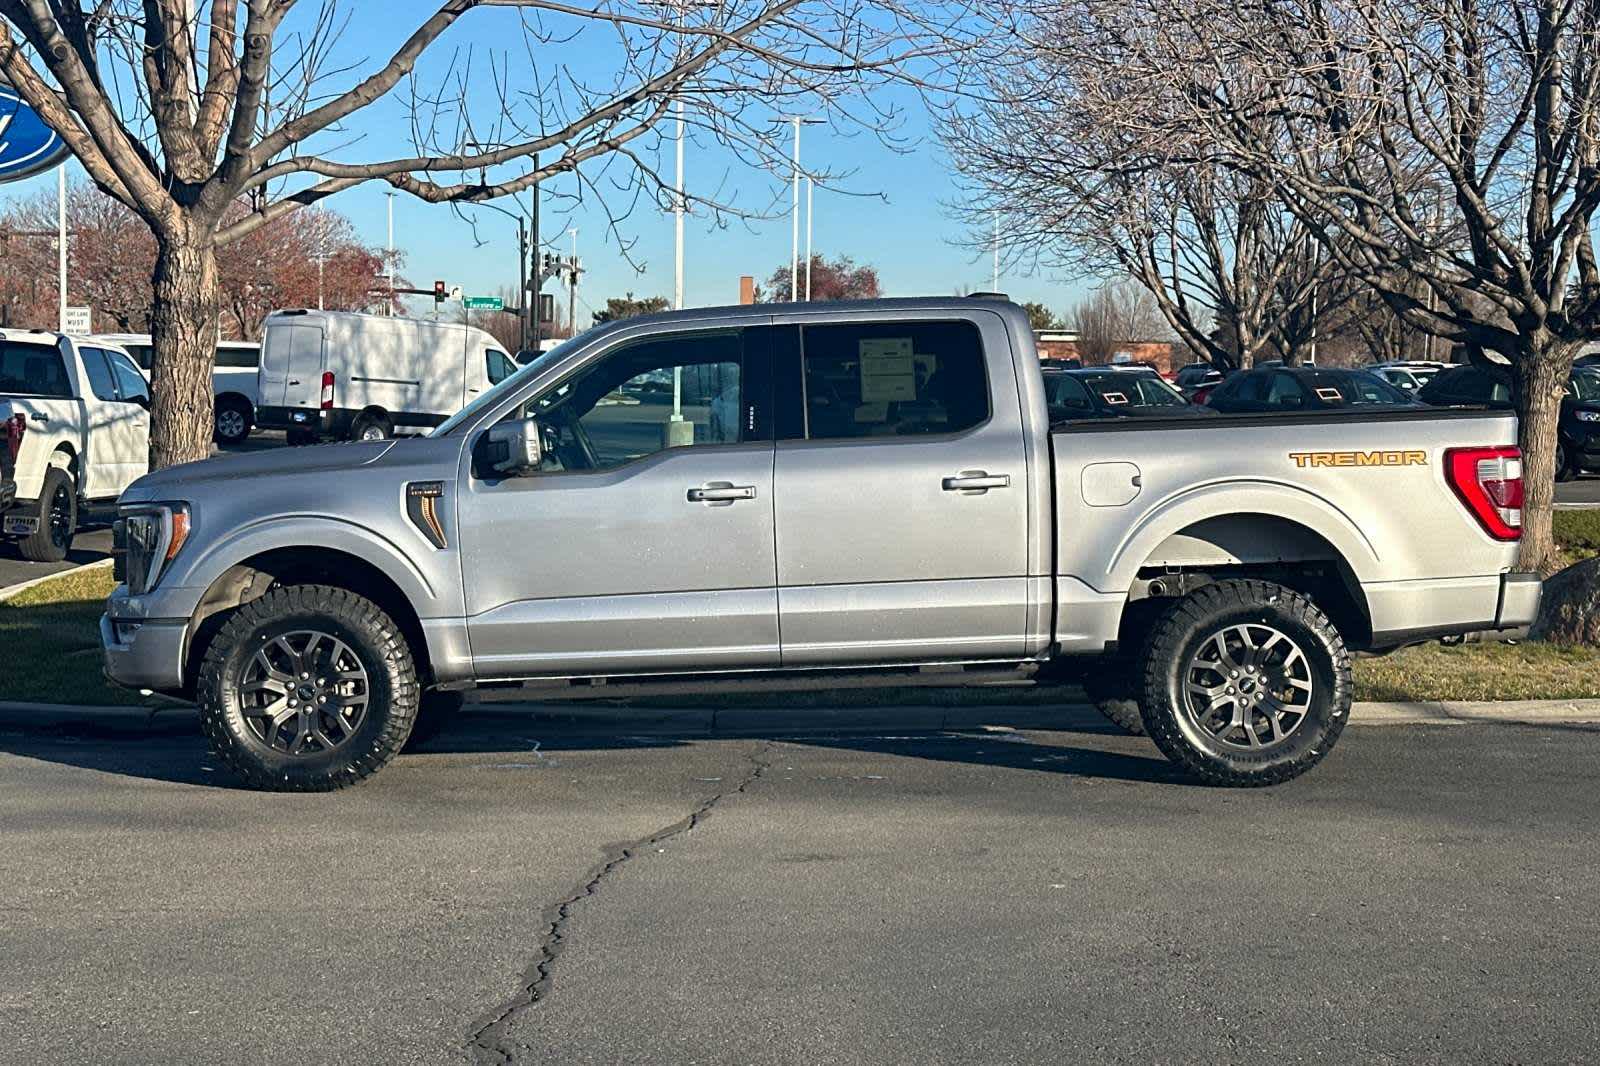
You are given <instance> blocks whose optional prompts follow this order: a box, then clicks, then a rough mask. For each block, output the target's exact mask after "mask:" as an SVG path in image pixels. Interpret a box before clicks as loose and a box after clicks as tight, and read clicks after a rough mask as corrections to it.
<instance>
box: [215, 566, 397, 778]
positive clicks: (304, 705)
mask: <svg viewBox="0 0 1600 1066" xmlns="http://www.w3.org/2000/svg"><path fill="white" fill-rule="evenodd" d="M419 696H420V688H419V686H418V684H417V668H416V664H415V662H414V660H413V659H412V657H411V649H410V648H409V647H408V646H407V644H406V639H405V636H404V635H403V634H402V633H401V631H400V627H399V626H397V625H396V624H395V622H394V620H393V619H392V618H390V617H389V616H388V615H387V614H386V613H384V611H383V609H382V608H380V607H379V606H378V605H377V604H375V603H373V602H372V601H371V600H368V599H366V598H364V597H362V596H357V595H356V594H355V593H353V592H349V591H346V590H345V589H340V588H332V587H329V586H326V585H288V586H282V587H279V588H275V589H272V590H271V591H269V592H268V593H267V594H266V595H265V596H262V597H261V598H260V599H256V600H252V601H251V602H249V603H247V604H245V605H244V606H243V607H241V608H239V610H237V611H236V612H234V614H233V616H232V617H230V618H229V619H228V621H227V622H226V623H224V625H223V626H222V628H221V629H220V630H219V631H218V632H217V635H216V637H215V638H214V639H213V640H212V641H211V644H210V646H209V647H208V648H207V649H206V654H205V659H204V661H203V662H202V664H201V667H200V678H199V683H198V685H197V686H196V691H195V702H196V703H197V704H198V705H199V709H200V726H201V728H202V729H203V730H204V732H205V734H206V738H207V739H208V740H209V741H210V743H211V750H212V751H213V752H214V753H215V754H216V756H217V758H218V759H220V760H222V761H223V762H224V763H226V764H227V765H228V766H229V767H230V768H232V769H233V771H234V772H235V773H237V774H238V775H239V776H240V777H241V778H243V779H244V782H245V784H247V785H249V786H250V787H251V788H259V789H268V790H271V791H274V792H327V791H331V790H333V789H338V788H344V787H345V786H347V785H353V784H355V783H356V782H358V781H361V780H362V779H364V778H366V777H369V776H370V775H372V774H374V773H376V772H377V771H378V770H380V769H382V767H383V766H384V765H385V764H386V763H388V762H389V760H390V759H393V758H394V756H395V755H396V754H397V753H398V752H399V751H400V749H401V748H402V747H403V746H404V745H405V742H406V737H407V736H408V735H409V734H410V732H411V726H412V723H413V722H414V721H415V720H416V715H417V701H418V698H419Z"/></svg>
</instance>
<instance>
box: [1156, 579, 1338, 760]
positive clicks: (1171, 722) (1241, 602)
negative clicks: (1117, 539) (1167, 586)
mask: <svg viewBox="0 0 1600 1066" xmlns="http://www.w3.org/2000/svg"><path fill="white" fill-rule="evenodd" d="M1245 624H1251V625H1260V626H1270V627H1272V628H1273V629H1276V630H1278V631H1279V632H1281V633H1282V634H1283V635H1285V636H1287V637H1288V638H1289V639H1290V640H1291V641H1293V642H1294V643H1295V644H1297V645H1298V646H1299V649H1300V650H1301V652H1302V653H1303V655H1304V657H1305V661H1306V665H1307V667H1308V668H1309V677H1310V680H1311V682H1312V685H1313V688H1312V693H1311V696H1310V697H1309V703H1308V707H1307V710H1306V712H1305V716H1304V719H1303V720H1302V721H1301V722H1300V724H1299V725H1298V726H1296V727H1295V728H1294V729H1293V730H1292V731H1289V732H1288V735H1287V736H1285V737H1283V738H1282V739H1281V740H1278V741H1277V742H1276V743H1273V744H1270V745H1268V746H1265V747H1263V748H1252V749H1246V748H1243V747H1237V748H1235V747H1230V746H1228V745H1225V744H1223V743H1221V742H1220V741H1217V740H1216V739H1215V738H1209V739H1208V737H1207V736H1204V735H1202V734H1204V732H1205V731H1204V730H1203V729H1201V728H1200V726H1199V725H1197V724H1196V723H1195V722H1194V721H1193V720H1192V719H1191V718H1190V716H1189V714H1188V713H1187V711H1186V710H1185V704H1184V702H1183V700H1184V693H1183V687H1184V675H1185V671H1186V669H1187V668H1188V665H1189V663H1190V661H1191V658H1192V657H1193V656H1195V655H1196V653H1197V652H1198V651H1199V650H1200V648H1201V647H1202V646H1203V645H1205V644H1206V643H1207V642H1208V641H1210V640H1211V639H1212V637H1213V636H1214V635H1215V634H1217V633H1219V632H1221V631H1222V630H1224V629H1227V628H1229V627H1233V626H1239V625H1245ZM1142 672H1143V677H1144V698H1143V699H1142V700H1141V701H1140V710H1141V711H1142V712H1143V717H1144V725H1145V730H1146V731H1147V732H1148V733H1149V735H1150V739H1151V740H1153V741H1155V743H1156V746H1157V747H1159V748H1160V749H1161V751H1162V753H1163V754H1165V755H1166V756H1167V758H1169V759H1171V760H1172V761H1173V762H1174V763H1177V764H1178V765H1179V766H1181V767H1183V768H1184V769H1185V770H1187V771H1189V772H1190V773H1192V774H1194V775H1195V776H1196V777H1199V778H1200V779H1201V780H1202V781H1205V782H1206V783H1208V784H1213V785H1224V786H1229V787H1244V788H1249V787H1256V786H1260V785H1275V784H1279V783H1281V782H1284V781H1289V780H1291V779H1293V778H1296V777H1298V776H1300V775H1301V774H1303V773H1305V772H1306V771H1307V770H1309V769H1311V768H1312V767H1313V766H1315V765H1316V764H1317V763H1319V762H1321V761H1322V759H1323V757H1324V756H1326V755H1327V754H1328V752H1329V751H1330V750H1331V749H1332V748H1333V746H1334V744H1335V743H1337V742H1338V739H1339V734H1340V733H1342V732H1343V731H1344V726H1345V722H1346V721H1347V720H1348V719H1349V716H1350V700H1351V692H1352V687H1353V686H1352V683H1351V678H1350V653H1349V651H1348V650H1347V649H1346V648H1345V644H1344V639H1343V638H1342V637H1341V636H1340V635H1339V631H1338V630H1337V629H1336V628H1334V625H1333V623H1332V622H1330V621H1329V620H1328V616H1327V615H1325V614H1324V613H1323V612H1322V611H1321V610H1320V609H1319V608H1318V607H1317V605H1316V604H1315V603H1313V602H1312V601H1311V600H1310V599H1308V598H1307V597H1306V596H1304V595H1302V594H1300V593H1298V592H1295V591H1294V590H1292V589H1289V588H1285V587H1284V586H1282V585H1277V584H1274V583H1272V582H1269V581H1256V580H1229V581H1219V582H1216V583H1215V584H1211V585H1206V586H1203V587H1202V588H1199V589H1197V590H1195V591H1194V592H1192V593H1190V594H1189V595H1188V596H1186V597H1184V598H1183V599H1182V600H1180V601H1179V602H1178V603H1177V604H1176V605H1175V606H1174V607H1173V608H1172V609H1171V610H1169V611H1168V612H1167V613H1166V614H1164V615H1163V616H1162V617H1161V619H1160V620H1159V621H1158V622H1157V623H1156V625H1155V627H1154V629H1153V630H1152V631H1151V634H1150V640H1149V643H1148V644H1147V645H1146V646H1145V651H1144V664H1143V671H1142Z"/></svg>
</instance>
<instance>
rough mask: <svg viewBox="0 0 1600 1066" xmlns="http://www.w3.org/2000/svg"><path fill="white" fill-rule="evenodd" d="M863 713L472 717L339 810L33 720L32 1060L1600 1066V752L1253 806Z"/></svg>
mask: <svg viewBox="0 0 1600 1066" xmlns="http://www.w3.org/2000/svg"><path fill="white" fill-rule="evenodd" d="M864 713H868V714H882V715H884V717H883V718H882V719H881V720H877V721H873V720H867V721H864V722H861V723H860V725H861V726H862V727H863V728H862V729H861V730H860V731H855V732H844V731H839V730H828V731H825V732H813V733H805V734H799V735H794V734H791V735H783V734H782V733H773V732H770V731H762V730H759V729H745V730H738V729H735V730H731V731H725V732H723V733H721V734H719V735H716V736H711V737H706V736H688V735H676V734H673V733H672V732H670V731H667V732H662V731H660V729H659V728H657V727H656V726H653V725H652V724H651V723H650V722H647V721H635V720H632V719H625V720H622V721H619V722H617V723H616V724H615V725H614V727H613V728H605V729H597V728H596V726H595V723H594V722H593V721H592V720H590V721H589V722H588V723H586V724H583V725H581V726H573V725H570V724H563V723H562V721H561V720H560V719H559V718H548V719H546V718H539V717H532V716H526V715H509V716H508V715H505V714H500V715H486V714H475V715H470V716H468V718H467V719H465V720H464V721H463V723H462V724H461V725H460V726H459V727H458V728H457V729H455V730H453V731H451V732H447V733H446V734H445V735H443V736H441V737H440V738H438V739H437V740H435V741H434V742H433V743H432V745H431V746H429V747H428V748H425V749H424V750H422V751H421V752H419V753H417V754H413V755H408V756H404V757H402V758H401V759H400V760H399V761H398V762H397V763H396V764H395V765H394V766H392V767H390V768H389V769H387V770H386V771H385V772H384V773H383V774H382V775H380V776H379V777H378V778H376V779H374V780H373V781H371V782H369V783H368V784H367V785H366V786H363V787H361V788H357V789H354V790H351V791H349V792H346V793H342V794H337V795H332V796H286V795H264V794H256V793H248V792H243V791H239V790H237V789H235V788H233V787H232V786H231V784H230V782H229V781H228V779H227V778H226V776H225V775H224V773H223V772H222V771H221V770H220V769H218V768H216V767H214V766H212V765H211V764H210V762H209V760H208V758H207V756H206V754H205V749H204V747H203V745H202V743H201V742H200V740H199V738H198V737H197V736H195V735H193V733H192V732H191V729H192V725H191V723H190V721H189V720H188V719H187V718H186V716H185V715H184V713H183V712H177V713H176V715H175V716H174V717H172V718H170V719H166V718H164V717H162V716H158V717H157V718H156V719H155V721H154V723H153V724H152V725H150V726H148V727H147V726H146V725H145V724H144V723H143V722H142V721H140V720H138V719H128V718H122V719H115V720H107V721H104V722H100V723H95V722H90V723H87V724H85V725H82V726H80V727H78V728H76V729H63V728H61V727H58V726H49V727H30V726H29V725H28V724H27V723H26V722H25V721H18V720H16V719H11V720H9V721H10V724H9V725H5V726H3V727H0V782H4V784H3V786H0V824H3V825H4V826H5V827H6V832H5V837H6V847H5V851H6V855H7V858H6V861H5V862H4V863H3V864H0V898H3V899H4V900H5V903H4V911H3V913H4V919H3V921H0V958H5V959H6V960H7V970H8V977H7V979H6V981H5V982H3V983H0V1032H4V1033H5V1034H7V1035H6V1036H5V1038H4V1040H0V1060H3V1061H6V1062H17V1063H35V1062H49V1061H95V1062H127V1063H135V1062H139V1063H144V1062H229V1063H282V1062H296V1063H335V1062H339V1063H348V1062H385V1063H441V1062H485V1063H487V1062H508V1061H515V1062H532V1061H549V1062H573V1063H586V1062H644V1061H648V1062H656V1063H679V1062H683V1063H687V1062H695V1063H799V1062H806V1063H814V1062H838V1063H867V1062H874V1063H876V1062H919V1063H927V1062H952V1063H955V1062H961V1063H971V1062H984V1063H1007V1062H1018V1063H1021V1062H1028V1063H1033V1062H1042V1061H1092V1062H1150V1061H1204V1062H1220V1061H1228V1062H1261V1063H1282V1062H1312V1061H1322V1062H1335V1063H1342V1062H1405V1063H1411V1062H1424V1063H1447V1062H1448V1063H1461V1062H1554V1061H1567V1062H1581V1061H1595V1060H1597V1059H1600V1018H1597V1015H1596V1014H1595V1011H1594V1009H1593V1008H1594V1004H1595V1002H1597V1001H1600V966H1597V963H1596V961H1595V955H1594V945H1595V944H1596V943H1597V942H1600V919H1597V917H1596V908H1595V905H1594V900H1595V899H1596V897H1597V894H1600V865H1597V864H1596V863H1595V861H1594V857H1595V855H1597V854H1600V829H1597V823H1600V818H1597V815H1600V795H1597V793H1596V791H1595V789H1594V787H1593V780H1594V766H1595V765H1596V761H1597V757H1600V730H1597V729H1596V728H1594V727H1585V726H1557V725H1546V726H1515V725H1489V724H1480V725H1457V726H1433V727H1400V726H1395V727H1379V726H1352V727H1351V728H1350V729H1349V730H1348V731H1347V733H1346V736H1345V739H1344V741H1343V742H1342V743H1341V745H1340V748H1339V750H1338V751H1337V752H1335V753H1334V754H1333V755H1332V756H1331V757H1330V759H1329V761H1328V762H1327V763H1325V764H1324V765H1323V766H1322V767H1320V768H1318V769H1317V770H1316V771H1315V772H1314V773H1312V774H1311V775H1309V776H1308V777H1306V778H1304V779H1302V780H1300V781H1299V782H1296V783H1293V784H1290V785H1287V786H1282V787H1278V788H1274V789H1269V790H1261V791H1253V792H1236V791H1220V790H1214V789H1208V788H1202V787H1197V786H1195V785H1193V784H1190V783H1188V782H1186V781H1184V780H1183V779H1181V778H1177V777H1175V776H1173V774H1172V772H1171V771H1170V770H1169V769H1168V767H1167V764H1166V763H1165V762H1163V761H1162V760H1161V759H1160V758H1159V757H1158V755H1157V754H1156V752H1155V751H1154V749H1153V748H1152V747H1150V746H1149V745H1148V744H1147V743H1146V742H1144V741H1142V740H1137V739H1134V738H1128V737H1123V736H1115V735H1111V734H1109V733H1107V732H1104V731H1101V730H1097V729H1095V728H1094V727H1093V726H1092V725H1088V724H1086V723H1085V722H1084V721H1083V720H1082V719H1074V720H1072V721H1070V722H1067V721H1064V722H1063V724H1064V725H1067V726H1070V728H1059V729H1030V730H1022V731H1015V732H1012V731H1005V730H984V729H973V730H966V731H960V732H913V731H908V730H902V729H898V728H897V727H896V725H895V722H894V720H893V717H892V715H890V713H889V712H864ZM995 720H996V721H997V722H1003V721H1005V720H1006V714H1005V712H1004V711H996V712H995Z"/></svg>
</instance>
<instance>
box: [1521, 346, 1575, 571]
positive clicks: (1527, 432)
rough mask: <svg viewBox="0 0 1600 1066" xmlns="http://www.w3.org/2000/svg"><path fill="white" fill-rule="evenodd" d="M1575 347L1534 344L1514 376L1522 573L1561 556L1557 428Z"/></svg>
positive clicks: (1525, 352) (1544, 565) (1539, 569)
mask: <svg viewBox="0 0 1600 1066" xmlns="http://www.w3.org/2000/svg"><path fill="white" fill-rule="evenodd" d="M1576 351H1577V349H1576V346H1574V345H1558V344H1556V343H1554V342H1551V341H1541V340H1538V339H1533V338H1530V339H1528V340H1527V341H1526V343H1525V345H1524V347H1523V350H1522V352H1521V353H1520V358H1518V359H1517V361H1516V366H1515V367H1514V369H1513V374H1514V377H1515V383H1516V390H1517V393H1516V403H1517V446H1518V447H1520V448H1521V449H1522V491H1523V497H1522V547H1521V550H1520V551H1519V552H1518V555H1517V568H1518V569H1519V570H1528V571H1535V572H1538V571H1542V570H1544V569H1545V567H1546V564H1548V563H1549V562H1550V560H1551V559H1552V558H1553V557H1554V555H1555V538H1554V535H1553V532H1552V530H1551V524H1550V520H1551V515H1552V514H1553V513H1554V508H1553V506H1552V505H1553V504H1554V503H1555V488H1556V486H1555V482H1556V439H1557V437H1556V427H1557V425H1558V423H1559V422H1560V420H1561V396H1562V394H1563V393H1564V392H1565V391H1566V387H1567V377H1568V375H1569V374H1570V373H1571V371H1572V358H1573V356H1574V355H1575V354H1576Z"/></svg>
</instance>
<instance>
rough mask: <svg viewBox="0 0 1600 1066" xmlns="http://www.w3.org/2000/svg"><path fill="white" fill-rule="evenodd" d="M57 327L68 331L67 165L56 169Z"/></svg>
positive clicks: (63, 164)
mask: <svg viewBox="0 0 1600 1066" xmlns="http://www.w3.org/2000/svg"><path fill="white" fill-rule="evenodd" d="M56 289H57V293H56V294H57V296H58V300H57V304H56V327H57V328H58V329H59V330H60V331H61V332H62V333H65V332H66V331H67V164H65V163H62V164H61V165H60V166H58V167H56Z"/></svg>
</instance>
